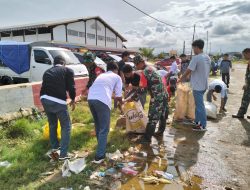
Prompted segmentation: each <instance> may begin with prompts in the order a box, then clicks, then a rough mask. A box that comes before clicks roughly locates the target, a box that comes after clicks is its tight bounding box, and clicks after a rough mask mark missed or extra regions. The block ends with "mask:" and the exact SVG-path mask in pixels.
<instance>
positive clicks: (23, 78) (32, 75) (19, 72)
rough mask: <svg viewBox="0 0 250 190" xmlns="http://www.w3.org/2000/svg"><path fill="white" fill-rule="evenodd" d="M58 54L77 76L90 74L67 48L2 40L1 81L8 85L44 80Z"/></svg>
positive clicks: (0, 53) (0, 57)
mask: <svg viewBox="0 0 250 190" xmlns="http://www.w3.org/2000/svg"><path fill="white" fill-rule="evenodd" d="M57 55H61V56H63V57H64V58H65V60H66V67H68V68H71V69H72V70H73V71H74V74H75V77H84V76H88V70H87V68H86V67H85V66H84V65H83V64H81V63H80V62H79V60H78V59H77V58H76V57H75V55H74V54H73V53H72V52H71V51H69V50H67V49H64V48H57V47H42V46H32V45H29V44H28V43H26V44H25V43H20V42H15V43H10V42H8V43H4V42H0V80H1V83H2V84H4V85H6V84H12V83H23V82H36V81H42V77H43V74H44V72H45V71H46V70H47V69H49V68H51V67H53V62H54V58H55V57H56V56H57Z"/></svg>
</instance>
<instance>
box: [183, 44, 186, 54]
mask: <svg viewBox="0 0 250 190" xmlns="http://www.w3.org/2000/svg"><path fill="white" fill-rule="evenodd" d="M185 49H186V44H185V41H184V42H183V54H185Z"/></svg>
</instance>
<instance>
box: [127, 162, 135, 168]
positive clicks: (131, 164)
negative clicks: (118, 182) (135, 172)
mask: <svg viewBox="0 0 250 190" xmlns="http://www.w3.org/2000/svg"><path fill="white" fill-rule="evenodd" d="M135 165H136V163H135V162H129V163H128V166H129V167H135Z"/></svg>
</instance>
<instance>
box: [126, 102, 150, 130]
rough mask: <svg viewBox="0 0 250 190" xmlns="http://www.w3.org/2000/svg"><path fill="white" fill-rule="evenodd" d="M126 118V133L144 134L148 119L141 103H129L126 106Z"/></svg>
mask: <svg viewBox="0 0 250 190" xmlns="http://www.w3.org/2000/svg"><path fill="white" fill-rule="evenodd" d="M124 114H125V116H126V131H127V132H135V133H144V132H145V129H146V125H147V122H148V118H147V117H146V115H145V113H144V111H143V108H142V105H141V103H140V102H127V103H125V104H124Z"/></svg>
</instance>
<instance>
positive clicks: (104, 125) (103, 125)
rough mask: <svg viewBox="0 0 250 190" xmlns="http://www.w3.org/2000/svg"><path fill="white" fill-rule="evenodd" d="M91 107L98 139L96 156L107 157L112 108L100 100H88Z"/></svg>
mask: <svg viewBox="0 0 250 190" xmlns="http://www.w3.org/2000/svg"><path fill="white" fill-rule="evenodd" d="M88 103H89V108H90V111H91V113H92V116H93V118H94V122H95V132H96V138H97V141H98V145H97V151H96V158H102V157H105V153H106V145H107V138H108V133H109V125H110V109H109V107H108V106H107V105H106V104H104V103H102V102H101V101H99V100H88Z"/></svg>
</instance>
